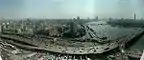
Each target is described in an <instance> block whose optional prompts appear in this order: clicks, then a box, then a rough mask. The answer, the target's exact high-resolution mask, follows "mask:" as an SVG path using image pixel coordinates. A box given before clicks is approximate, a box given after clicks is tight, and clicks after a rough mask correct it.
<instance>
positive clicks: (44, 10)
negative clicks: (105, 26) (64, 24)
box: [0, 0, 144, 18]
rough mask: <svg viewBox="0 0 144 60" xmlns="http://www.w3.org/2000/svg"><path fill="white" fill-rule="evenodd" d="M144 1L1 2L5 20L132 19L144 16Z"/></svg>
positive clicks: (55, 0) (66, 0) (0, 0)
mask: <svg viewBox="0 0 144 60" xmlns="http://www.w3.org/2000/svg"><path fill="white" fill-rule="evenodd" d="M143 2H144V1H143V0H0V16H1V17H3V18H73V17H76V16H80V17H82V18H87V17H95V16H99V17H114V18H121V17H123V18H131V17H132V16H133V15H132V14H133V13H134V12H135V13H136V14H137V15H138V17H139V18H142V17H143V16H144V15H143V14H142V13H143V12H144V10H143V8H144V7H143Z"/></svg>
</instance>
